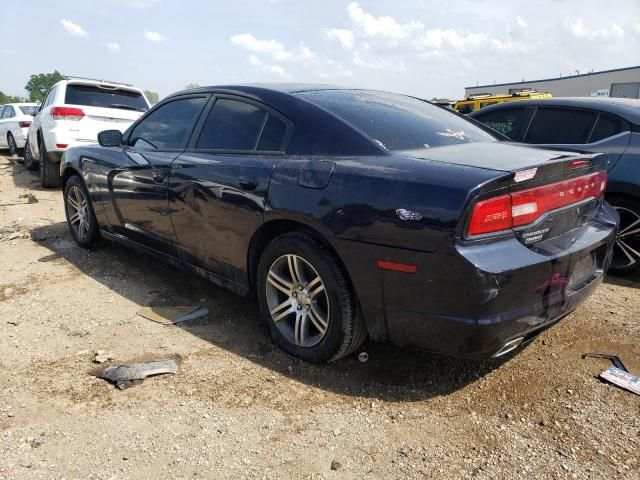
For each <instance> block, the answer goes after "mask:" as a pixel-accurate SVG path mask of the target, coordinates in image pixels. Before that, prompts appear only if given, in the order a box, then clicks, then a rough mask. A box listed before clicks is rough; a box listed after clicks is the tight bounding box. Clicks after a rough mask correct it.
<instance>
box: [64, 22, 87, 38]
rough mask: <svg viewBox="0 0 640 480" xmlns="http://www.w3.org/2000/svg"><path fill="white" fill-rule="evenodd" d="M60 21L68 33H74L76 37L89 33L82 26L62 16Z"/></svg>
mask: <svg viewBox="0 0 640 480" xmlns="http://www.w3.org/2000/svg"><path fill="white" fill-rule="evenodd" d="M60 23H61V24H62V27H63V28H64V29H65V30H66V32H67V33H68V34H69V35H74V36H76V37H86V36H87V35H89V34H88V33H87V31H86V30H85V29H84V28H82V27H81V26H80V25H78V24H77V23H73V22H72V21H71V20H66V19H64V18H63V19H62V20H60Z"/></svg>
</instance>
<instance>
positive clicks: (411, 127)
mask: <svg viewBox="0 0 640 480" xmlns="http://www.w3.org/2000/svg"><path fill="white" fill-rule="evenodd" d="M298 96H300V97H302V98H304V99H306V100H308V101H310V102H312V103H315V104H316V105H318V106H320V107H322V108H324V109H325V110H328V111H329V112H331V113H332V114H334V115H336V116H337V117H339V118H341V119H343V120H344V121H346V122H347V123H349V124H351V125H352V126H353V127H355V128H357V129H358V130H360V131H361V132H363V133H364V134H366V135H367V136H368V137H369V138H371V139H372V140H374V141H375V142H376V143H378V144H379V145H381V146H383V147H384V148H386V149H387V150H410V149H418V148H430V147H439V146H443V145H456V144H460V143H471V142H492V141H496V138H495V137H493V136H492V135H490V134H489V133H487V132H485V131H484V130H482V129H481V128H480V127H478V126H476V125H474V124H473V123H472V122H470V121H468V120H466V119H464V118H462V117H460V116H458V115H456V114H455V113H453V112H450V111H447V110H445V109H443V108H440V107H437V106H435V105H432V104H430V103H428V102H425V101H422V100H419V99H417V98H412V97H407V96H404V95H399V94H394V93H386V92H376V91H368V90H317V91H310V92H301V93H298Z"/></svg>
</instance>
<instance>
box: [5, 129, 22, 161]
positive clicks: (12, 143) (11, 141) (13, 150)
mask: <svg viewBox="0 0 640 480" xmlns="http://www.w3.org/2000/svg"><path fill="white" fill-rule="evenodd" d="M7 145H8V146H9V154H10V155H11V156H12V157H16V156H18V155H20V149H19V148H18V145H16V139H15V138H13V134H12V133H11V132H9V133H8V134H7Z"/></svg>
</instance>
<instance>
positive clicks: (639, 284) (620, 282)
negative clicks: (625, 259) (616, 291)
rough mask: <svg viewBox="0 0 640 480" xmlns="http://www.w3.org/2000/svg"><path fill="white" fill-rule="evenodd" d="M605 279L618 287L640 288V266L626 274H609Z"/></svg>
mask: <svg viewBox="0 0 640 480" xmlns="http://www.w3.org/2000/svg"><path fill="white" fill-rule="evenodd" d="M604 281H605V283H609V284H611V285H616V286H618V287H627V288H640V268H639V269H636V271H635V272H633V273H630V274H626V275H607V276H606V277H605V278H604Z"/></svg>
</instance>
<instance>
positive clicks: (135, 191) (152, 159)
mask: <svg viewBox="0 0 640 480" xmlns="http://www.w3.org/2000/svg"><path fill="white" fill-rule="evenodd" d="M207 100H208V96H207V95H187V96H184V97H178V98H176V99H173V100H170V101H168V102H165V103H163V104H161V105H159V106H158V107H157V108H156V109H154V110H153V111H152V112H150V113H149V115H147V116H146V117H145V118H143V119H142V120H141V121H140V123H138V124H137V125H136V126H134V128H133V129H132V130H131V132H129V134H128V135H127V138H126V139H125V142H126V145H125V146H124V147H118V148H113V149H105V151H104V153H103V154H102V159H101V160H102V164H106V165H107V166H108V165H110V164H111V165H113V167H112V169H111V170H110V171H109V172H108V174H107V188H108V192H109V197H110V198H111V201H112V204H113V211H114V214H115V217H116V219H115V220H112V228H113V230H114V232H115V233H118V234H120V235H123V236H125V237H127V238H130V239H131V240H134V241H136V242H138V243H141V244H143V245H146V246H148V247H150V248H153V249H155V250H158V251H161V252H164V253H169V254H175V243H176V238H175V234H174V230H173V225H172V224H171V218H170V216H169V205H168V200H167V193H168V182H169V168H170V166H171V162H172V161H173V160H174V159H175V158H176V157H177V156H178V155H180V153H181V152H182V151H183V150H184V148H185V147H186V146H187V143H188V141H189V138H190V136H191V133H192V132H193V127H194V125H195V124H196V122H197V120H198V117H199V116H200V114H201V112H202V110H203V108H204V106H205V105H206V103H207Z"/></svg>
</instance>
